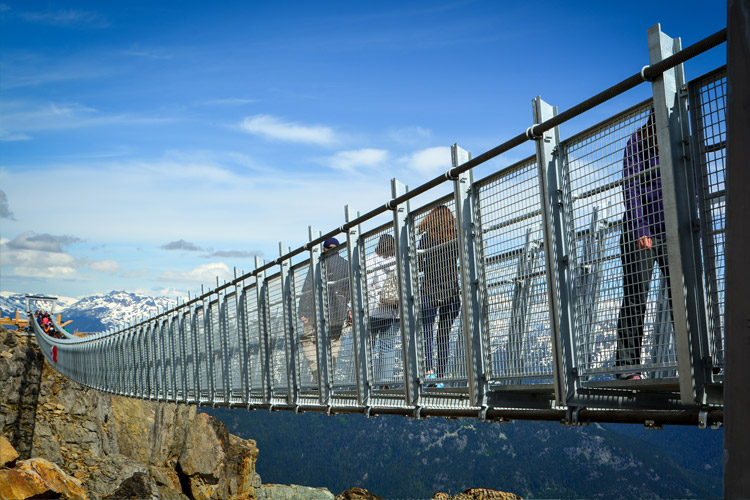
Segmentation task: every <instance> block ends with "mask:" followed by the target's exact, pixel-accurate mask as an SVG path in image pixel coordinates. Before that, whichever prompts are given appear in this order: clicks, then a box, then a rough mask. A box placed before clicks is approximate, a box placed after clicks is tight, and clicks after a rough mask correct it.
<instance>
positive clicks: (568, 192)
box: [562, 102, 677, 378]
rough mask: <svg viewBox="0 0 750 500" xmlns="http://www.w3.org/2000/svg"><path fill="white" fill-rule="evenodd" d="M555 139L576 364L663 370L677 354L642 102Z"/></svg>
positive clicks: (649, 119) (596, 370)
mask: <svg viewBox="0 0 750 500" xmlns="http://www.w3.org/2000/svg"><path fill="white" fill-rule="evenodd" d="M562 149H563V154H564V156H563V161H564V164H563V170H564V173H563V177H564V179H563V190H564V194H563V196H564V198H565V202H566V203H565V205H566V207H567V214H566V215H567V220H568V221H569V223H568V235H567V238H568V246H569V249H570V250H569V251H570V253H571V255H570V259H571V270H572V279H573V288H574V290H573V295H574V312H573V313H574V325H575V326H574V328H575V332H574V338H575V349H576V355H577V359H578V363H579V367H580V369H579V373H580V374H581V375H583V376H591V375H597V374H604V373H616V374H617V375H618V376H619V377H623V378H630V377H632V376H634V375H635V374H639V375H642V376H645V372H652V375H653V374H654V372H655V371H657V370H660V372H659V373H661V374H664V373H669V372H668V371H666V370H667V369H670V370H674V369H676V364H677V358H676V353H675V346H674V332H673V324H672V304H671V300H670V290H669V267H668V263H667V248H666V246H667V244H666V235H665V232H664V204H663V195H662V187H661V175H660V170H659V146H658V144H657V139H656V124H655V118H654V116H653V113H652V111H651V103H650V102H646V103H643V104H641V105H639V106H636V107H635V108H632V109H631V110H628V111H626V112H624V113H622V114H620V115H618V116H616V117H614V118H612V119H610V120H608V121H606V122H604V123H602V124H600V125H598V126H596V127H593V128H592V129H590V130H589V131H586V132H584V133H582V134H580V135H579V136H577V137H575V138H573V139H571V140H569V141H566V142H565V143H563V144H562ZM672 373H673V372H672Z"/></svg>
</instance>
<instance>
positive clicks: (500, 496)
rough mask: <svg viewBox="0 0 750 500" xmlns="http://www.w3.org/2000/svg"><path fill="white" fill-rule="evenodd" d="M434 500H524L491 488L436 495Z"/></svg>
mask: <svg viewBox="0 0 750 500" xmlns="http://www.w3.org/2000/svg"><path fill="white" fill-rule="evenodd" d="M432 499H433V500H523V499H522V498H521V497H519V496H518V495H516V494H514V493H505V492H504V491H497V490H491V489H489V488H469V489H468V490H466V491H464V492H463V493H459V494H458V495H453V496H450V495H449V494H447V493H435V496H433V497H432Z"/></svg>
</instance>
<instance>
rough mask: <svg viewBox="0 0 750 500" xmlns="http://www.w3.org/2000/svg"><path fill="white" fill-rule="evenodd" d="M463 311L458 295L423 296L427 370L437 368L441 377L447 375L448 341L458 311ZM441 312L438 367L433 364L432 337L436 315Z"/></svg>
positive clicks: (423, 325) (436, 372) (438, 334)
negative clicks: (432, 297)
mask: <svg viewBox="0 0 750 500" xmlns="http://www.w3.org/2000/svg"><path fill="white" fill-rule="evenodd" d="M460 311H461V299H460V298H459V297H458V296H455V297H448V298H446V299H443V300H440V299H431V298H430V297H422V328H423V334H424V357H425V370H426V371H430V370H433V369H435V368H436V369H435V375H437V377H438V378H441V377H443V376H444V375H445V367H446V366H447V364H448V343H449V338H450V333H451V328H453V322H454V321H456V318H457V317H458V313H459V312H460ZM438 314H440V319H439V320H438V331H437V367H435V365H434V364H433V356H432V338H433V330H434V326H433V325H434V322H435V316H437V315H438Z"/></svg>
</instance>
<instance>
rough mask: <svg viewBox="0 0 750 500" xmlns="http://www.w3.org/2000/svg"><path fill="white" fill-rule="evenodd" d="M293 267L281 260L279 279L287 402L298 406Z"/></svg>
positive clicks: (282, 253) (281, 245) (281, 249)
mask: <svg viewBox="0 0 750 500" xmlns="http://www.w3.org/2000/svg"><path fill="white" fill-rule="evenodd" d="M282 255H284V245H283V244H282V243H281V242H279V256H282ZM291 273H292V266H291V262H290V261H289V260H288V259H283V260H279V279H280V280H281V296H282V316H283V323H284V355H285V356H286V387H287V390H286V401H287V404H290V405H292V404H296V402H297V399H298V393H299V387H298V385H297V380H298V377H297V370H296V364H295V363H294V360H295V359H297V358H296V354H295V353H296V342H295V338H296V325H297V321H296V320H295V318H294V312H295V308H294V302H295V300H294V281H293V279H292V275H291Z"/></svg>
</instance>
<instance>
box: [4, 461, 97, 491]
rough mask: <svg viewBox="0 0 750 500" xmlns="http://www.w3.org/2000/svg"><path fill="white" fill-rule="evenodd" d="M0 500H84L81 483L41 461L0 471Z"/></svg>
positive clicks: (18, 464)
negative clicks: (51, 499)
mask: <svg viewBox="0 0 750 500" xmlns="http://www.w3.org/2000/svg"><path fill="white" fill-rule="evenodd" d="M0 498H7V499H26V498H67V499H81V498H87V495H86V492H85V491H84V490H83V488H82V487H81V482H80V481H78V480H77V479H75V478H73V477H71V476H69V475H67V474H66V473H65V472H63V471H62V469H60V468H59V467H58V466H57V465H55V464H53V463H52V462H49V461H47V460H44V459H43V458H32V459H29V460H23V461H21V462H18V463H17V464H16V467H15V468H13V469H0Z"/></svg>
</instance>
